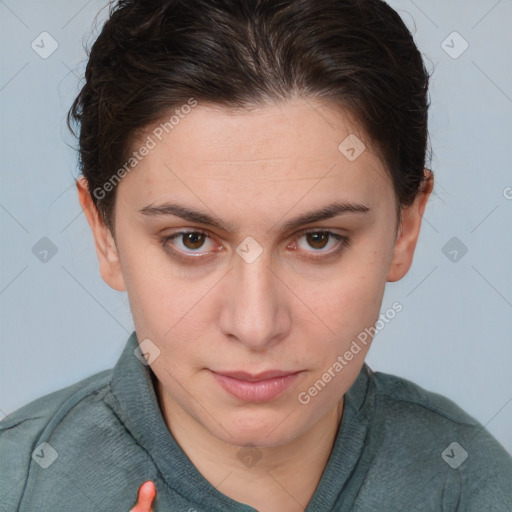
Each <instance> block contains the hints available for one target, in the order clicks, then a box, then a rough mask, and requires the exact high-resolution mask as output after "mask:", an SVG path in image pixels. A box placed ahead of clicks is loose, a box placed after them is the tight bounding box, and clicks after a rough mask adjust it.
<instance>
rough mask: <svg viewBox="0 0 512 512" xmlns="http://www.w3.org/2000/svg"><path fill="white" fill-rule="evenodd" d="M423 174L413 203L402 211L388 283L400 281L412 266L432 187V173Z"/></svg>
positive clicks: (427, 170)
mask: <svg viewBox="0 0 512 512" xmlns="http://www.w3.org/2000/svg"><path fill="white" fill-rule="evenodd" d="M424 174H425V181H423V182H422V186H421V188H420V191H419V192H418V195H417V196H416V198H415V200H414V202H413V203H412V204H411V205H410V206H409V207H407V208H403V209H402V220H401V222H400V226H399V233H398V236H397V239H396V242H395V248H394V250H393V259H392V261H391V265H390V267H389V271H388V276H387V281H389V282H393V281H399V280H400V279H402V277H404V276H405V274H407V272H408V271H409V268H410V267H411V265H412V259H413V256H414V249H415V248H416V242H417V241H418V236H419V234H420V227H421V221H422V219H423V212H424V211H425V206H426V205H427V201H428V198H429V197H430V194H431V192H432V189H433V187H434V175H433V174H432V172H431V171H430V170H429V169H425V171H424Z"/></svg>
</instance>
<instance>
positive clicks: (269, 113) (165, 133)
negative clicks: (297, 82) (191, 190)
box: [120, 99, 391, 204]
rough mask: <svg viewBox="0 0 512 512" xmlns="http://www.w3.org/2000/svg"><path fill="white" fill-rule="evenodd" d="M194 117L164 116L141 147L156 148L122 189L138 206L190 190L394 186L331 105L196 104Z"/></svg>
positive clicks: (357, 131) (368, 191) (369, 191)
mask: <svg viewBox="0 0 512 512" xmlns="http://www.w3.org/2000/svg"><path fill="white" fill-rule="evenodd" d="M187 112H188V113H187V114H184V113H181V116H177V115H173V114H175V111H174V110H173V111H172V112H170V113H168V114H166V115H164V116H162V118H161V119H160V120H159V121H157V122H156V123H153V124H152V125H150V126H148V127H146V128H145V129H144V130H143V131H142V132H141V133H140V134H139V136H138V138H137V140H136V141H135V142H134V144H133V147H132V150H133V151H135V152H137V151H138V150H139V149H140V148H141V147H142V146H143V145H145V144H148V142H150V145H151V146H152V149H151V150H150V151H149V152H147V155H146V156H144V157H143V158H142V159H141V160H140V162H139V163H138V164H137V167H136V169H135V170H134V171H133V172H130V173H129V174H128V175H127V176H126V177H125V178H124V179H123V180H122V181H121V184H120V188H125V189H127V190H126V193H129V194H131V195H132V197H131V199H132V200H134V201H137V203H138V204H140V202H141V201H142V202H144V201H146V203H147V201H148V200H157V199H158V198H159V197H165V196H166V195H167V194H168V193H169V192H170V191H175V192H176V193H177V191H178V189H179V190H181V189H184V188H186V187H187V186H188V187H191V186H194V187H199V188H200V189H201V190H202V191H203V192H204V193H207V192H208V191H209V192H211V193H216V194H219V193H223V194H225V195H228V194H230V193H231V194H237V193H238V194H246V195H247V194H252V195H255V194H256V195H257V194H259V193H261V194H263V193H269V192H270V193H272V191H273V193H274V194H275V195H276V196H279V195H280V194H285V193H286V192H287V191H288V192H290V193H291V194H294V193H300V191H306V190H307V189H309V188H311V187H313V186H314V187H315V188H316V189H317V191H318V192H320V191H323V192H324V193H327V192H330V193H332V191H333V190H335V189H337V190H347V191H348V190H350V191H352V192H356V193H359V194H362V195H365V196H366V199H368V198H369V196H372V195H376V194H377V191H378V190H379V189H380V190H381V191H382V190H383V189H386V188H387V189H390V188H391V182H390V180H389V177H388V175H387V173H386V171H385V169H384V166H383V164H382V162H381V160H380V158H379V157H378V155H377V154H376V153H375V152H374V151H373V150H372V148H371V144H370V143H369V141H368V140H367V138H366V137H365V134H364V132H363V131H362V130H361V128H360V127H359V126H358V124H357V123H356V122H355V121H354V119H353V118H352V117H351V116H350V115H349V114H348V112H345V111H343V110H341V109H340V108H339V107H334V106H333V105H332V104H328V103H323V102H320V101H317V100H313V99H307V100H306V99H296V100H291V101H289V102H288V103H281V104H278V105H268V106H264V107H257V108H253V109H251V110H248V111H240V110H238V111H235V110H228V109H226V108H222V107H220V106H215V105H205V104H197V106H195V107H193V108H191V109H187ZM171 118H172V119H171ZM171 121H172V122H171ZM347 138H348V139H347ZM346 141H348V142H346ZM354 142H355V143H356V144H359V147H355V148H354V149H355V150H356V151H357V153H359V152H360V151H361V149H362V148H364V150H363V151H362V152H361V154H360V155H359V156H358V157H357V158H356V159H353V158H348V157H347V156H352V155H353V153H354V152H352V153H350V152H349V153H347V152H346V150H347V149H351V148H350V147H348V146H353V145H354ZM340 144H341V146H340ZM376 185H377V187H376ZM128 189H129V190H128ZM134 194H135V195H134Z"/></svg>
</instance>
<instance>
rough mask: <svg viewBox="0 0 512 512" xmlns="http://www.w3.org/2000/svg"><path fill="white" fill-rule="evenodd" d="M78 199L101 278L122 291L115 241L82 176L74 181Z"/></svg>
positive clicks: (121, 277) (124, 286)
mask: <svg viewBox="0 0 512 512" xmlns="http://www.w3.org/2000/svg"><path fill="white" fill-rule="evenodd" d="M76 188H77V190H78V199H79V200H80V204H81V205H82V210H83V211H84V213H85V216H86V217H87V222H89V226H90V227H91V230H92V234H93V237H94V244H95V246H96V254H97V255H98V261H99V264H100V273H101V277H102V278H103V280H104V281H105V282H106V283H107V284H108V285H109V286H110V287H111V288H113V289H114V290H117V291H119V292H123V291H125V290H126V285H125V282H124V277H123V272H122V269H121V262H120V260H119V253H118V250H117V246H116V243H115V241H114V238H113V237H112V233H111V232H110V229H108V228H107V226H106V225H105V224H104V223H103V221H102V219H101V217H100V214H99V212H98V210H97V208H96V206H95V204H94V202H93V200H92V197H91V194H90V193H89V187H88V184H87V180H86V179H85V178H84V177H82V178H79V179H78V180H77V181H76Z"/></svg>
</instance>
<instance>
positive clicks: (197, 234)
mask: <svg viewBox="0 0 512 512" xmlns="http://www.w3.org/2000/svg"><path fill="white" fill-rule="evenodd" d="M159 241H160V243H161V245H162V246H163V247H164V249H166V250H167V251H168V252H170V253H171V254H172V255H173V256H175V257H177V258H178V259H181V260H184V261H191V260H192V259H194V258H198V257H201V256H203V257H204V255H205V254H207V251H206V252H205V251H204V250H203V251H201V252H199V251H198V249H203V248H204V245H205V242H210V243H213V241H212V238H211V237H210V235H209V234H208V233H205V232H204V231H179V232H177V233H174V234H172V235H166V236H162V237H159ZM173 241H176V242H175V243H171V242H173ZM217 247H218V248H220V249H221V248H222V245H220V246H217ZM175 248H176V249H175ZM185 255H186V256H185Z"/></svg>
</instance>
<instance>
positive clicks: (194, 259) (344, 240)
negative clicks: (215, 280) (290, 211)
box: [158, 229, 350, 264]
mask: <svg viewBox="0 0 512 512" xmlns="http://www.w3.org/2000/svg"><path fill="white" fill-rule="evenodd" d="M317 233H318V234H324V235H328V236H329V238H334V239H335V240H338V242H339V244H338V245H337V247H336V248H335V249H334V250H331V251H330V252H328V253H326V254H323V253H322V254H323V255H322V256H306V259H309V260H323V259H328V258H332V257H334V256H336V255H338V254H339V253H340V252H341V251H342V250H343V249H346V248H347V247H348V246H349V245H350V239H349V238H348V237H346V236H343V235H339V234H338V233H334V232H333V231H329V230H325V229H317V230H308V229H305V230H302V231H300V232H299V233H298V234H297V235H296V236H295V237H294V241H295V240H300V239H301V238H302V237H303V236H305V235H311V234H317ZM189 234H199V235H205V236H206V237H207V238H209V239H210V240H211V239H212V237H211V236H210V235H209V234H208V233H207V232H205V231H201V230H193V231H178V232H177V233H174V234H172V235H165V236H160V237H158V241H159V242H160V244H161V245H162V247H163V248H164V249H165V250H166V251H167V252H169V253H170V254H171V255H172V256H173V257H175V258H177V259H178V260H180V261H183V262H185V263H192V264H194V263H200V260H203V259H204V257H206V256H204V257H202V256H184V255H183V254H184V253H183V251H178V250H176V249H172V248H171V247H170V245H169V242H170V241H171V240H174V239H175V238H179V237H180V236H183V235H189ZM192 254H194V253H192Z"/></svg>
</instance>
